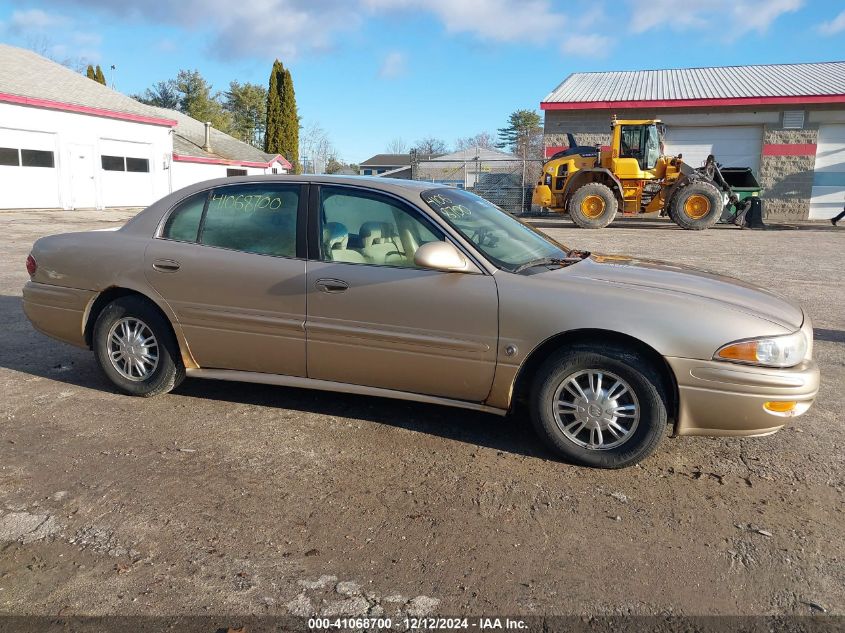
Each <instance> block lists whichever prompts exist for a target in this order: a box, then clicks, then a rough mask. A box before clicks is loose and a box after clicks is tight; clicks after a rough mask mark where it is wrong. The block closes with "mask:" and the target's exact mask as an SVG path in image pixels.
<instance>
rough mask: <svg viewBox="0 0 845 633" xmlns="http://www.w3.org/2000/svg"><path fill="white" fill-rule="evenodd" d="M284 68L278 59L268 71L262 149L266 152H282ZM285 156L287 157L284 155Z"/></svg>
mask: <svg viewBox="0 0 845 633" xmlns="http://www.w3.org/2000/svg"><path fill="white" fill-rule="evenodd" d="M284 76H285V68H284V66H282V62H280V61H279V60H278V59H277V60H276V61H274V62H273V70H271V71H270V85H269V87H268V89H267V124H266V125H265V127H264V151H265V152H267V153H268V154H281V153H282V138H283V137H282V92H281V87H282V84H283V83H284ZM285 158H287V157H285Z"/></svg>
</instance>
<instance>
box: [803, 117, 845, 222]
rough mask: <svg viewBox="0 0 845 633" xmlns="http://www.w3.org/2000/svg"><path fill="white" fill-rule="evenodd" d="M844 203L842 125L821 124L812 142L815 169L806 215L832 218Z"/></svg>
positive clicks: (844, 132) (844, 138)
mask: <svg viewBox="0 0 845 633" xmlns="http://www.w3.org/2000/svg"><path fill="white" fill-rule="evenodd" d="M843 205H845V125H822V126H821V127H819V142H818V145H817V146H816V169H815V172H814V174H813V193H812V195H811V197H810V217H811V218H817V219H826V218H832V217H833V216H834V215H836V214H837V213H839V212H840V211H842V207H843Z"/></svg>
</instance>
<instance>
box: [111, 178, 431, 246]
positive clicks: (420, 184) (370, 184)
mask: <svg viewBox="0 0 845 633" xmlns="http://www.w3.org/2000/svg"><path fill="white" fill-rule="evenodd" d="M270 182H278V183H303V184H306V183H313V184H326V185H328V184H335V185H352V186H356V185H357V186H361V187H366V188H367V189H372V190H376V191H385V192H387V193H393V194H396V195H399V196H400V197H402V196H404V197H411V198H412V199H413V198H415V197H418V196H419V194H420V192H422V191H425V190H427V189H436V188H441V187H447V186H448V185H443V184H440V183H435V182H425V181H416V180H404V179H399V178H380V177H378V176H340V175H338V176H335V175H331V174H318V175H315V174H260V175H255V176H227V177H224V178H215V179H212V180H204V181H202V182H197V183H194V184H192V185H188V186H187V187H184V188H183V189H179V190H177V191H174V192H173V193H171V194H168V195H167V196H165V197H164V198H162V199H161V200H159V201H157V202H154V203H153V204H152V205H150V206H149V207H147V208H146V209H144V210H143V211H141V212H140V213H139V214H138V215H136V216H135V217H134V218H132V219H131V220H129V222H127V223H126V224H125V225H124V226H123V228H121V231H125V232H128V233H133V234H138V235H151V234H152V233H153V232H155V230H156V227H158V225H159V223H160V222H161V218H162V217H163V216H164V215H165V214H166V213H167V212H168V211H169V210H170V209H171V208H173V206H174V205H176V204H178V203H179V202H181V201H182V200H184V199H186V198H188V197H190V196H192V195H193V194H195V193H199V192H201V191H207V190H208V189H212V188H214V187H224V186H231V185H237V184H247V183H270ZM409 194H410V196H409Z"/></svg>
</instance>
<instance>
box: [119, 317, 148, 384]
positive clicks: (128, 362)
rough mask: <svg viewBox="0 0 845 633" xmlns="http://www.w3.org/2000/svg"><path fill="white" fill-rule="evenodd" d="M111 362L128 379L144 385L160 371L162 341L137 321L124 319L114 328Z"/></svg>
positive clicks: (144, 324) (129, 318) (142, 323)
mask: <svg viewBox="0 0 845 633" xmlns="http://www.w3.org/2000/svg"><path fill="white" fill-rule="evenodd" d="M108 341H109V343H108V348H109V360H110V361H111V364H112V367H114V368H115V369H116V370H117V372H118V373H119V374H120V375H121V376H123V377H124V378H128V379H129V380H135V381H139V382H140V381H142V380H146V379H147V378H149V377H150V376H152V375H153V372H154V371H155V370H156V367H158V341H156V337H155V335H154V334H153V331H152V330H151V329H150V328H149V326H148V325H147V324H146V323H144V322H143V321H141V320H140V319H136V318H135V317H124V318H122V319H120V320H119V321H118V322H117V323H115V324H114V325H112V326H111V329H110V330H109V337H108Z"/></svg>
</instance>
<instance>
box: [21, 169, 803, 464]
mask: <svg viewBox="0 0 845 633" xmlns="http://www.w3.org/2000/svg"><path fill="white" fill-rule="evenodd" d="M27 269H28V271H29V274H30V277H31V281H30V282H28V283H27V284H26V287H25V288H24V292H23V295H24V309H25V311H26V314H27V316H28V317H29V319H30V321H31V322H32V323H33V325H34V326H35V327H36V328H37V329H38V330H40V331H42V332H44V333H45V334H48V335H50V336H52V337H55V338H57V339H60V340H63V341H66V342H68V343H71V344H74V345H78V346H81V347H87V348H90V349H92V350H93V351H94V355H95V358H96V360H97V362H98V364H99V365H100V367H101V368H102V370H103V372H104V373H105V375H106V376H107V377H108V378H109V379H110V380H111V382H112V383H114V385H115V386H116V387H117V388H118V389H119V390H120V391H122V392H124V393H127V394H131V395H136V396H153V395H158V394H163V393H166V392H168V391H170V390H171V389H173V388H175V387H176V386H178V385H179V383H180V382H181V381H182V380H183V379H184V378H185V377H191V378H210V379H220V380H239V381H247V382H260V383H267V384H273V385H286V386H294V387H306V388H314V389H323V390H327V391H339V392H347V393H358V394H370V395H375V396H383V397H391V398H401V399H405V400H413V401H419V402H429V403H436V404H442V405H447V406H454V407H463V408H466V409H474V410H478V411H486V412H489V413H494V414H499V415H505V414H507V413H508V412H510V411H513V410H514V409H516V410H518V411H522V410H524V409H525V408H527V410H528V411H529V412H530V417H531V419H532V421H533V424H534V427H535V429H536V430H537V432H538V434H539V435H540V437H541V438H542V439H543V440H544V441H545V442H546V444H547V445H548V446H549V447H550V448H551V449H552V450H553V451H555V452H556V453H557V454H559V455H561V456H562V457H564V458H565V459H568V460H570V461H573V462H575V463H579V464H584V465H589V466H595V467H603V468H619V467H622V466H627V465H630V464H633V463H636V462H638V461H640V460H642V459H643V458H645V457H646V456H647V455H649V454H650V453H651V452H652V451H653V450H654V449H655V447H656V446H657V444H658V443H659V442H660V440H661V438H662V437H663V435H664V434H665V430H666V428H667V426H671V427H672V429H673V431H674V435H728V436H748V435H766V434H769V433H774V432H775V431H777V430H778V429H780V428H781V427H782V426H783V425H784V424H786V423H787V422H788V421H789V420H790V418H792V417H794V416H797V415H800V414H802V413H804V412H806V411H807V409H808V408H809V407H810V405H811V404H812V402H813V399H814V398H815V396H816V393H817V391H818V385H819V372H818V369H817V367H816V364H815V363H814V362H813V360H812V346H813V334H812V333H813V330H812V326H811V323H810V319H809V317H807V316H806V315H805V314H804V312H803V311H802V310H801V308H799V307H797V306H794V305H792V304H790V303H788V302H787V301H785V300H784V299H782V298H780V297H778V296H776V295H774V294H772V293H770V292H767V291H765V290H762V289H759V288H756V287H753V286H750V285H748V284H744V283H742V282H739V281H736V280H732V279H727V278H724V277H719V276H717V275H712V274H709V273H705V272H701V271H698V270H695V269H693V268H689V267H683V266H676V265H671V264H664V263H657V262H651V261H642V260H635V259H631V258H625V257H618V256H613V257H610V256H599V255H591V254H590V253H586V252H583V251H576V250H572V249H569V248H566V247H565V246H563V245H561V244H558V243H557V242H555V241H554V240H552V239H550V238H549V237H547V236H546V235H544V234H542V233H540V232H538V231H535V230H534V229H533V228H531V227H529V226H527V225H526V224H523V223H521V222H519V221H518V220H517V219H515V218H513V217H512V216H510V215H508V214H507V213H505V212H503V211H501V210H500V209H499V208H498V207H496V206H494V205H493V204H491V203H489V202H487V201H485V200H483V199H482V198H479V197H477V196H475V195H473V194H471V193H469V192H466V191H463V190H460V189H454V188H449V187H444V186H440V185H436V184H432V183H420V182H410V181H401V180H389V179H382V178H357V177H331V176H269V177H241V178H228V179H223V180H216V181H209V182H205V183H199V184H197V185H193V186H191V187H188V188H187V189H183V190H181V191H178V192H175V193H173V194H171V195H169V196H167V197H166V198H164V199H162V200H160V201H159V202H157V203H155V204H153V205H152V206H151V207H149V208H147V209H146V210H144V211H142V212H141V213H139V214H138V215H137V216H135V217H134V218H133V219H131V220H130V221H129V222H128V223H126V225H124V226H123V227H121V228H120V229H118V230H115V231H92V232H84V233H69V234H64V235H54V236H50V237H45V238H42V239H40V240H38V241H37V242H36V243H35V245H34V246H33V248H32V253H31V255H30V256H29V258H28V260H27ZM519 404H524V405H526V407H519V406H518V405H519Z"/></svg>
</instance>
